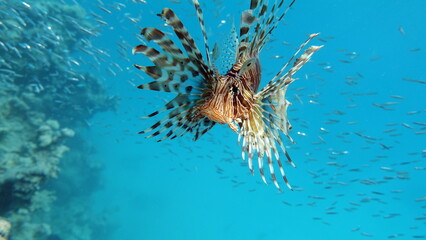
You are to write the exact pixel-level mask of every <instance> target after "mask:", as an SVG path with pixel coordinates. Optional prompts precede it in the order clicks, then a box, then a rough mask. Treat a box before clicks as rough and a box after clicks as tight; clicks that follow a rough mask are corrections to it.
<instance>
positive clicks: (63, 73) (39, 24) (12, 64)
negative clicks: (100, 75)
mask: <svg viewBox="0 0 426 240" xmlns="http://www.w3.org/2000/svg"><path fill="white" fill-rule="evenodd" d="M93 28H94V27H93V26H92V25H91V24H90V21H88V20H87V19H86V13H85V11H84V10H83V8H81V7H80V6H78V5H67V4H63V3H60V2H58V1H25V2H22V1H15V0H6V1H2V4H1V6H0V105H1V108H0V216H3V217H4V219H7V221H6V220H4V219H3V220H2V219H1V218H0V228H1V229H0V236H1V237H3V238H7V235H8V232H9V228H10V226H12V229H11V231H10V236H11V239H13V240H21V239H23V240H24V239H25V240H27V239H42V240H43V239H71V240H74V239H76V240H77V239H90V238H91V234H92V232H93V230H92V227H93V226H94V224H90V222H89V221H92V220H93V219H92V218H96V216H92V215H90V213H89V212H88V211H86V213H85V214H82V213H81V212H84V211H85V210H83V209H85V207H86V206H83V205H79V204H76V203H77V201H81V199H82V198H86V199H85V200H84V201H83V202H86V203H87V202H89V200H88V198H89V197H90V192H89V190H91V191H94V190H95V189H94V188H93V187H90V188H83V189H86V190H87V191H86V192H84V194H83V196H80V195H78V193H75V192H73V193H72V194H67V197H68V198H67V201H64V202H61V204H59V203H56V202H55V199H57V198H61V199H63V198H62V196H61V194H63V193H64V191H63V189H66V187H64V186H67V185H73V186H80V188H81V182H79V181H78V180H76V179H75V178H69V177H64V178H63V177H62V176H68V175H69V174H75V173H76V172H78V170H77V168H79V167H82V168H86V169H89V170H93V171H94V172H99V171H100V170H101V167H99V164H94V163H93V162H94V161H93V160H92V159H90V154H88V153H87V151H86V149H85V146H86V144H87V142H86V141H84V140H82V139H81V138H80V137H79V136H78V133H79V131H80V129H81V128H83V127H84V126H85V121H86V119H89V118H90V117H92V116H93V115H94V114H95V113H97V112H100V111H107V110H112V109H114V107H115V105H116V103H117V100H116V99H115V98H112V97H109V96H108V95H107V94H106V93H105V90H104V88H103V87H102V84H101V82H100V81H99V79H97V78H96V77H94V76H93V75H91V74H89V73H88V72H84V71H83V70H80V69H78V67H81V66H80V65H81V64H80V62H82V61H83V60H82V59H78V57H76V56H78V54H76V52H77V50H78V49H84V48H86V47H87V45H90V41H89V39H90V37H92V36H93V35H94V34H95V32H96V31H94V30H93ZM73 138H77V139H79V143H78V144H71V143H72V141H70V140H71V139H73ZM71 145H72V146H71ZM83 154H84V155H83ZM77 176H80V175H79V174H77ZM93 176H99V175H96V174H95V175H93ZM52 179H56V180H55V181H52ZM63 179H65V181H62V180H63ZM76 182H77V183H76ZM93 182H97V180H96V179H94V180H93ZM46 183H51V184H50V185H51V186H50V187H49V186H48V185H46ZM79 184H80V185H79ZM52 186H53V187H52ZM72 190H75V191H78V190H79V188H78V187H75V188H70V190H69V191H72ZM58 193H59V194H58ZM67 204H68V205H67ZM70 205H72V206H73V207H72V211H71V210H70V209H71V208H70V207H69V206H70ZM65 209H67V210H65ZM77 212H80V213H78V214H80V215H81V216H82V217H84V219H80V220H81V221H82V222H80V223H78V224H77V223H73V224H68V225H66V224H62V223H61V222H60V221H56V219H58V217H57V216H69V217H72V216H71V214H77ZM55 218H56V219H55ZM9 222H10V223H11V225H10V224H9V225H6V223H9ZM1 224H3V225H1ZM65 225H66V227H64V226H65ZM8 226H9V227H8ZM96 227H99V226H98V225H96ZM79 228H80V229H79ZM83 228H84V229H83ZM6 230H7V231H6ZM66 231H68V232H72V231H73V232H84V233H85V234H80V235H79V236H71V235H67V237H65V236H63V235H62V234H63V233H64V232H66Z"/></svg>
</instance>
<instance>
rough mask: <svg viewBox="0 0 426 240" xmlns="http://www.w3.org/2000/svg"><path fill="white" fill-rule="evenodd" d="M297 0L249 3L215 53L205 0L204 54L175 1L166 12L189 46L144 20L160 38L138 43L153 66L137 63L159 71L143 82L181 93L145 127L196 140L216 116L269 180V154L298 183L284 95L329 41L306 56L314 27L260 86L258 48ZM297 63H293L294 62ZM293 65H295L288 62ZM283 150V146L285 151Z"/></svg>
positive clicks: (148, 31)
mask: <svg viewBox="0 0 426 240" xmlns="http://www.w3.org/2000/svg"><path fill="white" fill-rule="evenodd" d="M294 2H295V0H293V1H292V2H291V3H290V4H289V5H288V6H286V7H285V6H284V0H280V1H274V4H273V5H272V7H269V6H268V5H269V1H268V0H265V1H259V0H251V1H250V8H249V9H248V10H246V11H244V12H243V13H242V15H241V22H240V28H239V33H238V34H237V30H236V29H235V28H234V27H233V26H232V27H231V33H230V39H229V40H228V41H227V42H226V44H224V46H226V47H222V48H221V49H224V51H223V52H222V53H219V48H218V47H217V45H216V46H215V47H214V48H213V51H212V53H211V52H210V50H209V45H208V41H207V34H206V30H205V26H204V19H203V12H202V10H201V8H200V4H199V3H198V0H193V3H194V6H195V10H196V12H197V17H198V20H199V23H200V26H201V31H202V34H203V40H204V47H205V58H203V55H202V53H201V52H200V50H199V48H198V47H197V45H196V43H195V41H194V39H193V38H192V36H191V35H190V33H189V32H188V30H187V29H186V28H185V26H184V24H183V23H182V22H181V21H180V19H179V18H178V17H177V16H176V14H175V13H174V12H173V11H172V10H171V9H169V8H164V9H163V11H162V13H161V14H159V16H161V17H162V18H163V19H164V21H165V22H166V23H167V25H169V26H170V27H171V28H172V29H173V31H174V32H175V34H176V37H177V38H178V39H179V42H180V44H181V45H182V46H183V50H182V49H181V48H180V47H178V45H177V44H176V43H175V42H174V41H173V40H172V39H170V38H169V37H168V36H167V35H166V34H165V33H164V32H162V31H161V30H159V29H156V28H150V27H147V28H144V29H142V32H141V34H142V35H143V36H144V37H145V39H146V40H147V41H148V42H149V41H153V42H154V43H156V44H157V46H158V47H159V48H160V50H158V49H156V48H153V47H149V46H146V45H138V46H136V47H135V48H134V49H133V53H142V54H144V55H145V56H146V57H148V58H149V59H150V60H151V62H152V63H153V64H154V65H153V66H140V65H135V67H136V68H138V69H140V70H142V71H144V72H145V73H146V74H147V75H149V76H150V77H151V78H153V79H154V81H152V82H148V83H144V84H141V85H140V86H138V88H140V89H148V90H154V91H162V92H172V93H176V97H175V98H174V99H172V100H171V101H169V102H168V103H167V104H165V106H164V107H163V108H162V109H159V110H157V111H154V112H153V113H151V114H149V115H148V116H147V117H153V116H156V115H158V114H161V113H163V114H164V113H166V116H165V117H164V118H163V119H162V120H160V121H158V122H156V123H155V124H154V125H152V126H151V127H149V128H147V129H145V130H144V131H141V132H140V133H151V134H150V135H149V136H147V137H154V136H162V137H161V138H160V139H159V141H162V140H165V139H174V138H176V137H180V136H183V135H184V134H186V133H188V132H189V133H192V134H193V135H194V140H197V139H198V138H200V137H201V136H202V135H203V134H205V133H206V132H207V131H209V130H210V129H211V128H212V127H213V126H214V125H215V124H216V123H219V124H228V126H229V127H230V128H231V129H232V130H234V131H235V132H236V133H237V134H238V141H239V142H240V143H241V144H242V157H243V159H245V158H246V156H247V160H248V167H249V169H250V171H251V172H252V173H253V174H254V170H253V160H254V159H255V155H256V156H257V165H258V169H259V172H260V175H261V177H262V179H263V181H264V182H265V183H266V184H267V182H268V181H267V180H266V177H265V174H264V161H265V158H266V160H267V164H268V168H269V173H270V178H271V179H272V182H273V183H274V185H275V186H276V187H277V188H278V189H279V190H280V191H281V188H280V186H279V184H278V180H277V178H276V175H275V167H277V166H278V169H279V171H280V175H281V178H282V179H283V181H284V182H285V184H286V185H287V187H288V188H289V189H292V188H291V186H290V184H289V182H288V180H287V177H286V174H285V172H284V167H283V164H282V162H281V154H280V152H282V153H283V154H284V155H285V158H286V159H287V161H288V163H289V164H290V165H292V166H293V167H294V166H295V165H294V163H293V161H292V160H291V158H290V156H289V154H288V153H287V150H286V148H285V145H284V143H283V141H282V136H283V135H285V136H286V137H287V138H288V139H289V140H290V142H293V141H292V139H291V137H290V136H289V133H288V132H289V130H290V129H291V124H290V122H289V120H288V117H287V107H288V106H289V105H290V102H289V101H288V100H287V99H286V98H285V95H286V91H287V88H288V86H289V85H290V83H292V82H293V81H294V79H293V76H294V74H296V72H297V71H298V70H299V69H300V68H301V67H302V66H303V65H304V64H305V63H307V62H308V61H309V59H310V58H311V56H312V55H313V54H314V53H315V52H316V51H318V50H319V49H320V48H321V47H322V46H310V47H309V48H307V49H306V50H305V51H304V52H303V53H302V54H301V55H300V56H299V57H297V56H298V55H299V54H300V52H301V51H302V49H304V48H305V46H306V45H307V44H308V43H309V41H310V40H312V39H313V38H314V37H316V36H317V35H318V34H311V35H310V36H309V37H308V39H307V40H306V41H305V42H304V43H303V44H301V46H300V47H299V49H298V50H297V51H296V52H295V53H294V55H293V56H291V57H290V60H289V61H288V62H287V63H286V64H285V65H284V66H283V67H282V68H281V69H280V70H279V72H278V73H277V74H276V75H275V76H274V77H273V78H272V79H271V80H270V81H269V82H268V83H267V84H266V85H265V86H264V87H263V88H262V89H260V90H258V88H259V84H260V81H261V64H260V60H259V54H260V52H261V50H262V49H263V47H264V46H265V44H266V43H267V40H268V38H269V37H270V35H271V33H272V32H273V30H274V29H275V28H276V27H277V25H278V23H279V22H280V21H281V20H282V19H283V18H284V16H285V15H286V13H287V12H288V10H289V9H290V8H291V6H292V5H293V4H294ZM289 66H291V67H289ZM288 67H289V69H288V70H286V69H287V68H288ZM279 150H281V151H279Z"/></svg>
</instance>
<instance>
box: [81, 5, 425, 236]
mask: <svg viewBox="0 0 426 240" xmlns="http://www.w3.org/2000/svg"><path fill="white" fill-rule="evenodd" d="M147 1H148V3H147V4H140V3H139V4H135V3H132V2H131V1H128V2H123V3H125V4H126V6H127V7H126V8H123V9H122V10H121V11H116V10H112V14H106V13H105V12H103V11H102V10H100V9H99V8H98V7H97V5H98V3H97V2H95V1H93V2H88V3H82V5H84V6H85V7H86V8H87V10H88V11H93V12H95V13H97V14H99V15H102V16H103V17H104V19H105V21H106V22H108V23H109V25H108V26H104V27H102V29H103V30H102V34H101V36H100V37H98V38H97V39H94V42H95V43H96V44H95V45H96V46H97V47H99V48H104V49H108V50H109V51H110V54H111V59H110V60H109V61H110V62H114V63H117V64H118V65H120V66H121V67H122V68H124V71H122V72H118V71H117V76H112V75H111V74H109V73H108V71H107V70H105V71H104V74H105V76H104V78H105V79H106V80H105V85H106V86H107V87H108V89H109V92H110V93H111V94H113V95H116V96H118V97H120V98H121V99H122V101H121V102H120V106H119V109H118V110H117V111H116V112H114V113H104V114H100V115H98V116H96V118H95V119H92V120H90V121H91V123H92V127H91V129H90V131H89V133H88V138H90V140H91V141H92V142H93V144H94V145H95V147H96V148H97V149H98V153H97V154H96V157H97V158H99V159H100V160H102V161H103V162H104V164H105V171H104V175H103V186H104V188H103V189H102V190H101V191H100V192H98V193H97V195H96V201H95V202H96V204H95V205H94V206H93V207H94V208H99V209H101V208H103V207H109V208H114V209H115V210H114V212H113V213H111V214H112V215H111V216H112V217H113V218H114V222H115V223H116V226H117V229H116V230H115V231H112V234H113V235H112V239H129V240H133V239H134V240H136V239H150V240H163V239H185V240H195V239H205V240H207V239H233V240H236V239H244V240H263V239H286V240H301V239H306V240H310V239H316V240H318V239H327V240H341V239H391V238H395V239H419V238H426V221H425V220H424V218H425V217H426V216H425V214H426V201H425V199H424V197H425V196H426V187H425V183H426V171H425V168H426V152H425V151H426V134H424V131H426V130H425V126H424V125H420V124H416V122H417V123H423V124H424V123H426V115H425V114H426V112H425V110H426V107H425V102H426V97H425V96H426V95H425V94H426V85H425V84H422V83H418V82H412V81H405V80H403V78H409V79H416V80H421V81H425V80H426V73H425V63H426V54H425V51H426V41H425V40H424V39H426V27H425V17H424V16H425V15H424V14H425V10H426V2H424V1H384V0H376V1H366V0H361V1H353V0H345V1H331V0H325V1H312V0H298V1H296V3H295V4H294V7H293V9H292V10H291V11H289V13H288V14H287V16H286V18H285V20H284V21H283V22H281V24H280V25H279V27H278V29H277V30H276V31H275V32H274V34H273V38H272V41H271V42H270V43H269V44H268V45H267V46H266V48H265V50H264V51H263V52H262V54H261V61H262V65H263V84H264V83H265V82H266V81H268V80H269V79H271V78H272V77H273V75H274V74H275V73H276V72H277V71H278V70H279V69H280V68H281V66H282V65H283V64H284V63H285V62H286V61H287V57H289V56H291V55H290V54H292V52H293V47H294V46H298V45H299V44H301V43H302V42H303V41H304V39H305V38H306V35H307V34H311V33H316V32H320V33H321V35H320V37H319V38H320V39H315V40H313V42H312V44H314V45H322V44H323V45H325V46H324V48H322V49H321V50H320V51H319V52H317V53H316V54H315V55H314V56H313V58H312V61H311V62H310V63H308V64H307V65H306V66H305V67H304V68H303V69H302V70H301V71H300V72H299V73H298V74H297V76H296V77H297V78H299V79H298V80H297V81H296V82H295V83H293V84H292V85H291V86H290V88H289V90H288V92H287V94H288V99H289V100H290V101H291V102H292V103H293V105H292V106H291V107H290V109H289V117H290V119H291V122H292V124H293V130H292V131H291V135H292V137H293V138H294V140H295V141H296V143H297V144H295V145H292V144H290V143H289V142H287V145H288V146H289V149H288V150H289V152H290V154H291V156H292V158H293V160H294V162H295V163H296V165H297V168H295V169H293V168H291V167H290V166H286V171H287V174H288V178H289V180H290V182H291V184H292V185H293V186H294V187H295V189H296V191H294V192H291V191H289V190H288V189H284V192H283V193H279V192H278V191H277V190H276V189H275V187H274V186H273V185H272V184H270V185H268V186H266V185H264V184H263V183H262V182H261V179H260V176H259V174H258V172H255V176H251V175H250V172H249V170H248V168H247V166H245V162H244V161H243V160H242V159H241V157H240V156H241V154H240V152H241V148H240V146H238V144H237V135H236V134H235V133H233V132H232V131H231V130H230V129H229V128H227V127H226V126H215V127H214V128H213V130H212V131H210V132H209V133H208V134H207V135H205V136H203V137H202V138H201V139H200V140H198V141H196V142H193V141H192V139H191V136H184V137H182V138H180V139H176V140H173V141H165V142H162V143H157V142H156V141H155V139H145V138H144V137H143V136H141V135H137V134H136V133H137V132H138V131H141V130H143V129H145V128H147V127H148V126H151V125H152V124H153V123H154V122H153V120H140V119H139V117H141V116H144V115H146V114H148V113H151V112H153V111H155V110H156V109H158V108H159V107H161V106H162V105H163V104H164V100H165V99H170V98H171V97H172V95H169V94H164V93H158V92H150V91H143V90H139V89H137V88H135V87H134V86H132V85H131V84H129V82H128V81H132V82H134V83H135V84H139V83H142V82H146V81H148V80H149V78H148V77H147V76H145V75H143V74H142V72H139V71H137V70H136V69H134V68H133V67H132V64H141V65H143V64H144V63H148V60H147V59H145V58H144V57H143V56H141V55H136V56H131V53H130V49H129V52H128V56H127V57H126V58H124V57H122V56H121V55H120V54H119V53H118V52H117V49H119V48H118V46H117V45H116V42H123V41H125V42H127V43H128V44H130V46H136V45H137V44H140V42H139V41H138V39H137V38H136V34H138V33H139V31H140V28H142V27H148V26H152V27H158V28H160V29H162V30H164V31H168V32H170V33H171V32H172V30H171V29H167V28H164V27H162V24H163V22H162V21H161V20H160V18H159V17H157V16H156V15H155V14H157V13H159V12H161V9H162V8H163V7H166V6H167V7H170V8H172V9H173V10H174V11H175V12H176V13H177V14H178V16H180V18H181V19H182V21H183V22H184V24H185V25H186V27H187V28H188V29H189V31H190V33H191V34H192V35H193V36H194V37H195V38H196V41H197V43H198V46H199V47H202V38H201V32H200V29H199V25H198V22H197V19H196V16H195V10H194V8H193V6H192V4H191V3H190V1H184V0H182V1H181V3H173V1H155V0H147ZM103 2H104V3H106V4H108V3H111V4H113V3H115V2H116V1H107V0H104V1H103ZM200 2H201V6H202V8H203V10H204V14H205V22H206V25H207V32H208V35H209V41H210V45H211V46H212V45H213V43H214V42H216V41H221V39H223V38H224V37H226V35H227V33H228V29H229V26H230V23H231V22H232V20H234V21H235V22H236V23H238V22H239V20H238V19H239V14H240V12H241V11H243V10H244V9H246V8H248V5H249V1H233V0H231V1H221V0H217V1H205V0H200ZM126 14H128V16H130V17H134V18H139V19H140V22H138V23H137V24H134V23H132V22H131V21H130V20H129V19H127V18H126ZM222 20H225V21H226V23H225V24H222V25H221V24H220V23H221V21H222ZM283 42H288V43H290V44H291V47H290V46H288V45H287V44H283ZM276 55H279V56H282V57H283V58H282V59H281V58H278V59H277V58H275V57H274V56H276ZM342 60H343V61H342ZM347 61H349V62H347ZM110 62H108V63H105V67H102V66H101V67H102V68H107V67H111V66H108V64H110ZM327 66H328V67H327ZM111 68H112V67H111ZM325 68H326V69H325ZM136 74H141V75H143V76H144V77H145V81H143V80H141V79H139V78H138V77H137V76H136ZM296 95H297V96H296ZM392 96H393V97H392ZM398 96H400V97H401V98H403V99H400V98H399V97H398ZM297 97H298V98H300V101H299V100H298V99H297ZM310 100H311V101H314V102H311V103H310V102H309V101H310ZM374 104H378V105H380V104H388V105H387V106H386V107H387V108H389V109H391V110H385V109H382V108H380V107H378V106H377V105H374ZM380 106H383V105H380ZM321 128H323V129H325V130H326V131H323V130H321ZM298 132H300V133H304V134H306V135H303V134H298ZM356 133H358V134H360V135H362V136H370V137H372V138H375V139H376V140H368V139H366V138H365V137H364V138H363V137H361V136H359V135H357V134H356ZM319 137H321V139H322V140H320V138H319ZM381 144H383V145H384V146H385V147H384V146H383V145H381ZM388 148H389V149H388ZM219 168H220V169H221V170H218V169H219ZM421 198H423V201H420V200H419V199H421ZM416 199H417V200H418V201H416Z"/></svg>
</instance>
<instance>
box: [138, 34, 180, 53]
mask: <svg viewBox="0 0 426 240" xmlns="http://www.w3.org/2000/svg"><path fill="white" fill-rule="evenodd" d="M141 34H142V35H143V36H144V37H145V39H146V40H147V41H154V42H155V43H156V44H158V46H160V48H161V49H162V50H163V51H164V52H166V53H169V54H170V55H171V56H175V57H177V58H182V59H183V58H185V55H184V54H183V52H182V51H181V50H180V48H179V47H178V46H177V45H176V44H175V43H174V42H173V41H172V40H171V39H170V38H169V37H168V36H167V35H166V34H165V33H163V32H162V31H160V30H158V29H157V28H152V27H147V28H144V29H142V31H141Z"/></svg>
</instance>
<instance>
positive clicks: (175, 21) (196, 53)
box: [161, 8, 212, 78]
mask: <svg viewBox="0 0 426 240" xmlns="http://www.w3.org/2000/svg"><path fill="white" fill-rule="evenodd" d="M161 16H162V17H163V18H164V19H165V20H166V23H167V24H168V25H170V26H171V27H172V28H173V31H174V32H175V33H176V36H177V37H178V38H179V40H180V42H181V43H182V46H183V48H184V49H185V51H186V53H187V54H188V58H189V59H190V60H191V62H193V63H194V65H195V66H196V67H197V70H198V71H200V72H201V73H202V74H203V75H204V76H205V77H206V78H207V77H208V74H212V73H211V72H210V69H209V68H208V66H207V65H206V64H205V63H204V60H203V55H202V54H201V52H200V50H199V48H198V47H197V45H196V44H195V41H194V39H193V38H192V36H191V35H190V34H189V32H188V30H187V29H186V28H185V26H184V25H183V23H182V22H181V21H180V19H179V18H178V17H177V15H176V14H175V13H174V12H173V10H171V9H170V8H164V9H163V11H162V13H161Z"/></svg>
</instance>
